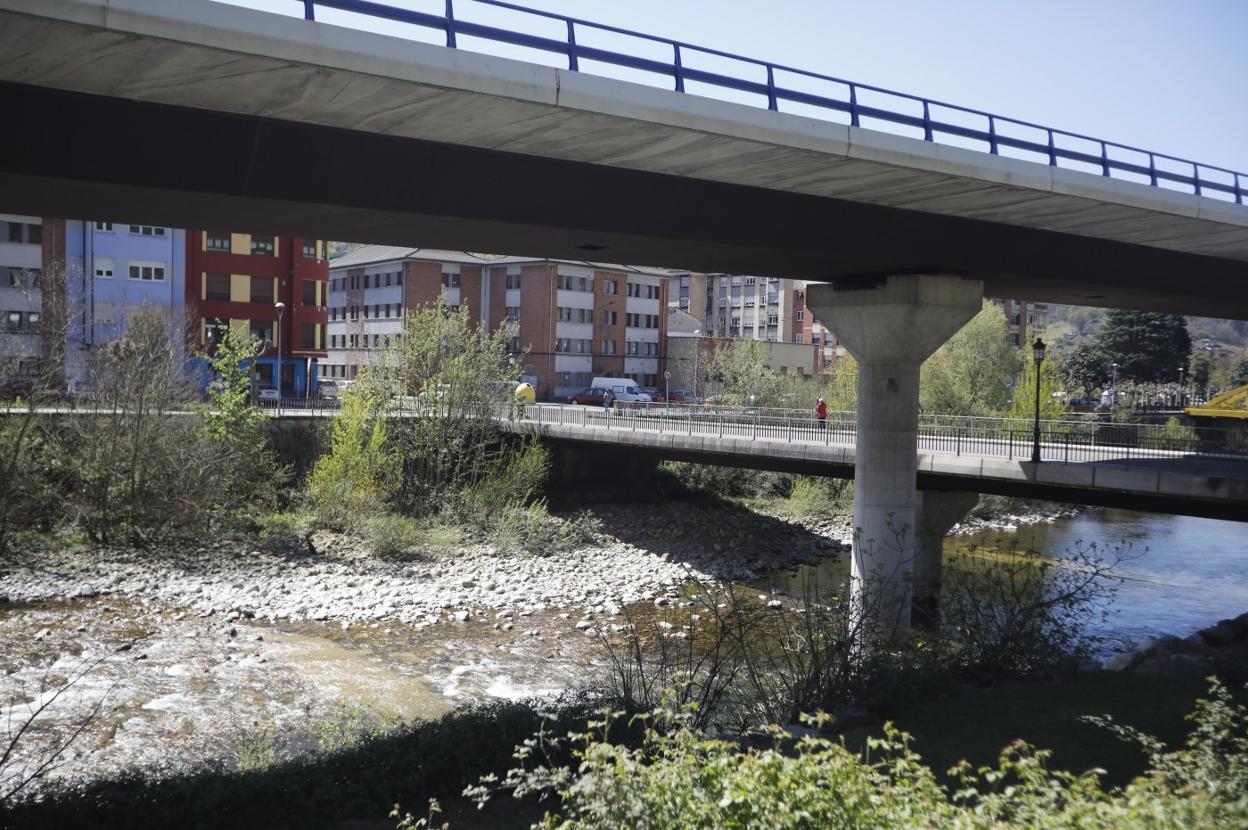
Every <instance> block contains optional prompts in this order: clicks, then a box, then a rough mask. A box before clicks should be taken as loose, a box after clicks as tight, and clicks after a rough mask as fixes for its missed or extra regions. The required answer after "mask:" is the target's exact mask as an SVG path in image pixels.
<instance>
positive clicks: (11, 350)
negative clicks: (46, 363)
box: [0, 214, 44, 385]
mask: <svg viewBox="0 0 1248 830" xmlns="http://www.w3.org/2000/svg"><path fill="white" fill-rule="evenodd" d="M42 274H43V220H42V219H40V218H39V217H36V216H16V215H12V214H0V327H2V328H0V385H4V384H7V383H11V382H19V383H22V382H29V381H31V380H33V379H34V378H35V377H36V376H37V375H38V374H39V369H40V354H41V353H42V352H43V351H44V349H43V348H42V346H41V343H40V336H41V332H42V312H43V298H42V293H41V289H42V285H41V283H42Z"/></svg>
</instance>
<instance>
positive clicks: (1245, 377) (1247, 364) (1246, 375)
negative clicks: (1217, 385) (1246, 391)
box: [1231, 357, 1248, 386]
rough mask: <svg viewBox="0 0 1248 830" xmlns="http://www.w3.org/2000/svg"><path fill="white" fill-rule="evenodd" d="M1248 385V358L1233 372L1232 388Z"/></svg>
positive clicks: (1240, 362) (1242, 359)
mask: <svg viewBox="0 0 1248 830" xmlns="http://www.w3.org/2000/svg"><path fill="white" fill-rule="evenodd" d="M1245 384H1248V357H1245V358H1241V359H1240V361H1239V362H1238V363H1236V364H1235V368H1234V369H1232V370H1231V386H1243V385H1245Z"/></svg>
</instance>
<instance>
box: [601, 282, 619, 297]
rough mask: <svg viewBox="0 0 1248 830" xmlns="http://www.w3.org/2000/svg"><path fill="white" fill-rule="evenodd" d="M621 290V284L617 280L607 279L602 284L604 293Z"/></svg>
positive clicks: (616, 292) (615, 292)
mask: <svg viewBox="0 0 1248 830" xmlns="http://www.w3.org/2000/svg"><path fill="white" fill-rule="evenodd" d="M619 292H620V284H619V283H618V282H617V281H616V280H605V281H604V282H603V285H602V293H603V294H618V293H619Z"/></svg>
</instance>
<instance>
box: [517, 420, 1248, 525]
mask: <svg viewBox="0 0 1248 830" xmlns="http://www.w3.org/2000/svg"><path fill="white" fill-rule="evenodd" d="M500 422H501V423H502V425H503V428H504V429H506V430H508V431H512V432H517V433H525V434H535V435H539V436H541V437H542V438H543V439H544V440H546V441H548V442H552V443H555V444H559V445H564V446H565V447H566V448H568V449H571V450H575V451H577V452H578V453H579V454H580V456H581V457H582V459H583V460H584V462H585V463H586V464H588V465H592V467H590V468H588V469H590V470H592V469H598V470H601V469H603V468H602V466H601V465H602V464H604V463H605V464H611V463H613V462H612V461H611V460H610V458H611V455H612V452H611V451H612V450H615V451H616V453H617V454H618V453H619V452H620V451H623V452H624V453H625V455H626V457H628V458H629V459H630V460H631V461H633V462H636V461H637V460H645V461H651V460H672V461H690V462H696V463H700V464H721V465H728V466H735V467H748V468H753V469H760V470H774V471H778V472H790V473H800V474H804V475H816V476H833V477H839V478H853V477H854V460H855V438H856V433H857V430H856V421H855V416H854V413H852V412H831V413H829V414H828V418H827V419H826V421H824V422H822V424H821V423H820V422H819V421H818V420H817V419H815V418H814V417H813V416H812V414H811V413H809V412H806V411H799V410H776V409H769V410H764V409H760V410H729V409H713V408H706V407H701V406H679V405H670V406H665V405H662V404H652V405H645V404H637V405H634V404H617V406H616V408H615V409H613V410H605V409H602V408H597V407H584V406H562V405H537V406H532V407H528V408H526V409H525V410H524V411H523V412H522V413H518V414H515V415H513V416H512V417H508V418H503V419H501V421H500ZM1039 432H1040V440H1039V456H1040V459H1041V460H1040V461H1039V462H1038V463H1037V462H1034V461H1032V460H1031V459H1032V457H1033V451H1034V450H1035V445H1036V442H1035V429H1034V424H1033V423H1032V422H1030V421H1020V420H1011V419H1004V418H975V417H944V416H924V417H921V418H920V423H919V440H918V443H919V451H918V453H917V456H916V458H915V469H916V476H917V484H918V489H919V490H920V491H938V492H939V491H944V492H949V491H961V492H972V493H992V494H997V495H1004V496H1019V497H1024V498H1034V499H1046V500H1052V501H1062V502H1071V503H1076V504H1086V505H1094V506H1104V507H1121V508H1130V509H1134V510H1145V511H1151V512H1159V513H1175V514H1182V515H1190V516H1203V517H1209V518H1218V519H1234V520H1239V521H1248V442H1240V441H1238V440H1236V439H1235V437H1234V436H1233V435H1232V434H1228V433H1224V432H1222V431H1218V430H1208V429H1200V428H1193V427H1174V426H1162V425H1149V424H1113V423H1105V422H1095V421H1088V422H1082V421H1079V422H1076V421H1041V422H1040V430H1039ZM1241 443H1243V446H1240V444H1241Z"/></svg>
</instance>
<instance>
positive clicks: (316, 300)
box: [185, 230, 329, 397]
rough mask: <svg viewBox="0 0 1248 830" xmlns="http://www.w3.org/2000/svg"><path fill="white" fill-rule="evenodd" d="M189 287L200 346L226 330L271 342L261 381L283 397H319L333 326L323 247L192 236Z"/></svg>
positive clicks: (201, 233) (241, 236) (226, 235)
mask: <svg viewBox="0 0 1248 830" xmlns="http://www.w3.org/2000/svg"><path fill="white" fill-rule="evenodd" d="M185 283H186V301H187V304H188V306H189V308H190V309H191V318H190V322H191V325H192V327H193V328H197V329H198V331H199V342H200V343H201V344H203V345H204V346H205V347H206V348H211V346H212V344H213V343H215V342H218V341H219V339H220V337H221V336H222V335H223V333H224V331H225V329H226V328H227V327H228V328H229V329H231V330H233V331H234V332H235V333H237V334H242V335H248V334H249V335H251V336H253V337H255V338H257V339H259V340H260V341H262V342H263V343H265V344H266V347H265V350H264V352H263V353H262V354H261V356H260V358H259V359H258V360H257V364H258V374H259V381H260V383H262V384H271V385H274V386H278V387H279V388H280V389H281V390H282V394H283V395H284V396H289V397H305V396H312V395H315V393H316V378H317V377H318V375H319V374H320V370H319V364H320V362H321V361H322V360H324V359H325V356H326V344H327V339H326V329H327V325H328V322H329V309H328V300H329V260H328V250H327V247H326V244H325V243H324V242H323V241H321V240H316V239H300V238H297V237H288V236H272V235H265V234H251V233H232V232H226V231H205V230H188V231H187V232H186V277H185ZM279 303H280V304H281V306H282V307H281V308H280V309H279V308H278V304H279ZM279 312H280V313H279ZM279 322H280V330H279ZM279 348H280V350H281V351H280V355H279V352H278V349H279ZM279 366H280V368H279Z"/></svg>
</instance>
